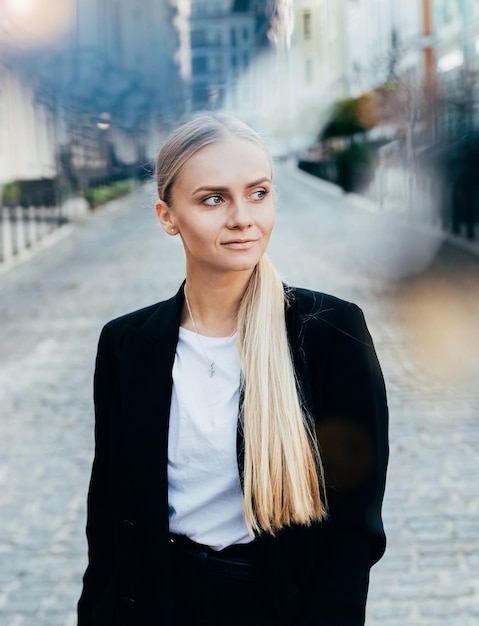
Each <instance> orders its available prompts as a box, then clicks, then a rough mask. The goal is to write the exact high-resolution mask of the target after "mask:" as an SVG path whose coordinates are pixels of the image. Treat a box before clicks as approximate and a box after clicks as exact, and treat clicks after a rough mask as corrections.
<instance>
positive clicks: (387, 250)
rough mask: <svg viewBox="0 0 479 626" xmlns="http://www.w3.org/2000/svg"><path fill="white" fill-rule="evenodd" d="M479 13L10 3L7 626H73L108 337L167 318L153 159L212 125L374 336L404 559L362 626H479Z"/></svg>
mask: <svg viewBox="0 0 479 626" xmlns="http://www.w3.org/2000/svg"><path fill="white" fill-rule="evenodd" d="M478 96H479V0H141V1H137V2H133V1H131V0H61V1H58V0H0V354H1V358H0V507H1V511H2V512H1V521H0V623H1V624H2V626H4V625H5V626H33V625H35V626H73V625H74V624H75V623H76V617H75V605H76V601H77V599H78V597H79V594H80V590H81V576H82V573H83V571H84V568H85V566H86V540H85V536H84V526H85V515H86V511H85V505H86V493H87V489H88V479H89V474H90V468H91V461H92V456H93V446H94V442H93V411H92V401H91V379H92V373H93V365H94V358H95V350H96V342H97V338H98V334H99V331H100V329H101V326H102V325H103V324H104V323H105V322H106V321H108V320H109V319H111V318H112V317H114V316H117V315H120V314H123V313H125V312H127V311H128V310H133V309H135V308H139V307H140V306H144V305H145V306H146V305H149V304H151V303H152V302H154V301H157V300H160V299H164V298H166V297H169V296H170V295H172V294H173V293H174V292H175V291H176V289H177V288H178V285H179V284H180V282H181V280H182V279H183V275H184V264H183V258H182V249H181V245H179V241H178V240H177V239H172V238H167V237H164V236H163V233H162V232H161V231H160V229H159V227H158V225H157V223H156V220H155V215H154V210H153V205H154V202H155V188H154V183H153V182H152V174H153V166H154V161H155V157H156V155H157V153H158V150H159V148H160V147H161V144H162V141H163V139H164V137H165V136H166V135H167V134H168V133H169V131H170V130H171V129H172V128H173V127H175V126H176V125H177V124H178V123H179V122H180V121H182V120H183V119H185V118H186V117H187V116H188V115H190V114H192V113H194V112H195V111H199V110H205V109H206V110H218V111H227V112H229V113H232V114H234V115H237V116H239V117H240V118H242V119H243V120H244V121H246V122H247V123H249V124H250V125H252V126H253V127H254V128H256V129H257V130H259V131H260V132H261V133H262V134H263V135H264V136H265V138H266V140H267V143H268V144H269V146H270V148H271V151H272V153H273V156H274V159H275V182H276V185H277V188H278V196H279V202H278V212H277V225H276V230H275V234H274V236H273V239H272V242H271V246H270V251H269V253H270V256H271V257H272V259H273V260H274V262H275V264H276V266H277V267H278V269H279V270H280V272H281V275H282V276H283V277H284V279H285V281H287V282H289V283H290V284H297V285H300V286H304V287H310V288H312V289H316V290H321V291H326V292H330V293H334V294H335V295H337V296H340V297H343V298H345V299H348V300H352V301H355V302H357V303H358V304H359V305H360V306H361V307H362V308H363V309H364V311H365V313H366V319H367V321H368V324H369V327H370V329H371V332H372V335H373V338H374V341H375V345H376V348H377V351H378V355H379V358H380V361H381V364H382V367H383V370H384V374H385V378H386V384H387V388H388V396H389V404H390V411H391V462H390V470H389V481H388V488H387V491H386V498H385V504H384V520H385V526H386V532H387V535H388V541H389V544H388V550H387V552H386V555H385V557H384V558H383V559H382V560H381V561H380V563H379V564H378V565H377V566H375V567H374V568H373V570H372V574H371V591H370V600H369V604H368V613H367V620H366V623H367V626H475V625H476V624H477V623H479V577H478V576H477V572H478V571H479V523H478V520H479V489H478V487H477V476H478V475H479V389H478V383H477V381H478V380H479V357H478V355H479V226H478V224H479V104H478V103H479V98H478Z"/></svg>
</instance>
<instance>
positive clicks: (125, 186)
mask: <svg viewBox="0 0 479 626" xmlns="http://www.w3.org/2000/svg"><path fill="white" fill-rule="evenodd" d="M132 188H133V183H132V181H131V180H118V181H116V182H114V183H111V184H109V185H101V186H100V187H92V188H91V189H87V190H86V191H85V192H84V194H83V195H84V197H85V199H86V200H87V202H88V204H89V205H90V207H91V208H92V209H94V208H95V207H97V206H100V205H101V204H105V203H107V202H110V200H114V199H115V198H120V197H121V196H124V195H126V194H128V193H130V191H131V190H132Z"/></svg>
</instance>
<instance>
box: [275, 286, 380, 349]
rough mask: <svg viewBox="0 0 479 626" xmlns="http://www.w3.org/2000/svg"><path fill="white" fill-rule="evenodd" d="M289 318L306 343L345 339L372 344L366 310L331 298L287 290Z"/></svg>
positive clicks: (306, 290)
mask: <svg viewBox="0 0 479 626" xmlns="http://www.w3.org/2000/svg"><path fill="white" fill-rule="evenodd" d="M285 296H286V301H287V309H286V318H287V320H288V326H289V328H290V329H293V328H296V330H297V333H298V335H299V336H301V337H302V338H303V339H306V338H307V339H309V340H314V339H315V338H316V339H318V340H321V341H325V340H326V339H330V340H332V341H334V340H336V339H340V340H341V339H344V340H346V341H349V340H352V341H358V340H359V341H360V342H365V343H367V344H370V343H371V337H370V335H369V332H368V329H367V326H366V322H365V319H364V315H363V312H362V310H361V309H360V307H359V306H357V304H355V303H353V302H349V301H348V300H343V299H342V298H338V297H336V296H333V295H331V294H327V293H323V292H320V291H313V290H310V289H304V288H300V287H290V286H285Z"/></svg>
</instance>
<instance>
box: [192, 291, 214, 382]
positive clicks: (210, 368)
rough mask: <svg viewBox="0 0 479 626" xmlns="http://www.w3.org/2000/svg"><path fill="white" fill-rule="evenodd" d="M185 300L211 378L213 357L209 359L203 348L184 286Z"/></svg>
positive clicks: (212, 374)
mask: <svg viewBox="0 0 479 626" xmlns="http://www.w3.org/2000/svg"><path fill="white" fill-rule="evenodd" d="M185 302H186V308H187V309H188V314H189V316H190V319H191V323H192V324H193V328H194V329H195V333H196V336H197V338H198V343H199V345H200V348H201V352H203V354H204V355H205V358H206V361H207V363H208V371H209V373H210V378H213V376H214V373H215V362H214V360H213V359H210V357H209V356H208V353H207V352H206V350H205V349H204V346H203V342H202V341H201V337H200V333H199V332H198V329H197V328H196V324H195V318H194V317H193V313H192V312H191V307H190V302H189V300H188V296H187V295H186V288H185Z"/></svg>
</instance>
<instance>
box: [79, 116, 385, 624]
mask: <svg viewBox="0 0 479 626" xmlns="http://www.w3.org/2000/svg"><path fill="white" fill-rule="evenodd" d="M157 181H158V196H159V199H158V202H157V205H156V210H157V214H158V218H159V221H160V223H161V226H162V227H163V229H164V231H165V232H166V233H167V234H168V235H170V236H179V237H181V241H182V243H183V247H184V251H185V255H186V281H185V282H184V283H183V285H181V287H180V289H179V291H178V293H177V294H176V295H175V296H174V297H172V298H171V299H170V300H167V301H165V302H160V303H159V304H155V305H153V306H151V307H148V308H146V309H142V310H140V311H136V312H134V313H130V314H128V315H126V316H124V317H121V318H119V319H117V320H114V321H112V322H110V323H109V324H107V325H106V326H105V328H104V329H103V332H102V334H101V337H100V342H99V349H98V356H97V363H96V372H95V409H96V452H95V460H94V464H93V470H92V478H91V484H90V492H89V499H88V523H87V536H88V541H89V565H88V568H87V571H86V573H85V576H84V587H83V593H82V596H81V598H80V601H79V608H78V614H79V624H80V626H90V625H94V624H98V625H101V626H119V625H121V624H133V625H139V626H140V625H141V626H146V625H150V624H151V625H153V624H154V625H158V626H193V625H203V626H240V625H241V626H268V625H271V626H272V625H273V624H274V625H275V626H280V625H284V626H288V625H289V626H320V625H321V626H331V625H341V626H359V625H361V624H364V612H365V603H366V595H367V589H368V576H369V570H370V567H371V565H373V564H374V563H375V562H376V561H377V560H378V559H379V558H380V557H381V556H382V554H383V552H384V548H385V537H384V532H383V526H382V522H381V502H382V497H383V491H384V483H385V473H386V463H387V454H388V447H387V406H386V397H385V391H384V384H383V378H382V375H381V371H380V368H379V364H378V361H377V358H376V354H375V351H374V348H373V344H372V341H371V337H370V335H369V333H368V330H367V328H366V325H365V322H364V318H363V315H362V313H361V311H360V309H359V308H358V307H356V306H355V305H353V304H350V303H348V302H344V301H342V300H339V299H337V298H335V297H333V296H328V295H325V294H322V293H318V292H313V291H307V290H304V289H297V288H292V287H286V286H284V285H283V284H282V282H281V280H280V278H279V277H278V275H277V274H276V272H275V270H274V268H273V267H272V265H271V263H270V262H269V260H268V258H267V257H266V256H265V251H266V248H267V246H268V241H269V238H270V235H271V231H272V228H273V223H274V193H273V188H272V162H271V158H270V156H269V153H268V151H267V149H266V147H265V145H264V144H263V142H262V140H261V139H260V137H259V136H258V135H257V134H256V133H255V132H254V131H253V130H251V129H250V128H249V127H247V126H245V125H244V124H243V123H241V122H239V121H238V120H235V119H232V118H229V117H223V116H214V115H206V116H200V117H198V118H196V119H193V120H192V121H190V122H188V123H186V124H185V125H183V126H181V127H180V128H178V129H177V130H176V131H175V132H174V133H173V134H172V135H171V136H170V137H169V138H168V139H167V141H166V143H165V144H164V146H163V148H162V150H161V152H160V155H159V157H158V161H157Z"/></svg>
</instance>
